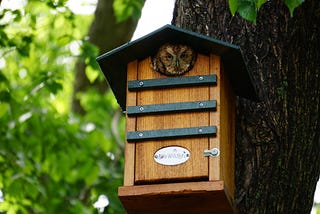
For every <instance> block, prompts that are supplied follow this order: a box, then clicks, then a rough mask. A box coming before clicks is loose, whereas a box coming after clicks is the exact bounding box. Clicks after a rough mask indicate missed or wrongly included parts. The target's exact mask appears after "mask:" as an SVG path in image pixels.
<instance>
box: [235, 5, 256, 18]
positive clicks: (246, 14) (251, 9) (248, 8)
mask: <svg viewBox="0 0 320 214" xmlns="http://www.w3.org/2000/svg"><path fill="white" fill-rule="evenodd" d="M238 4H239V5H238V12H239V14H240V16H242V17H243V18H244V19H246V20H249V21H252V22H256V18H257V7H256V1H255V0H241V1H239V3H238Z"/></svg>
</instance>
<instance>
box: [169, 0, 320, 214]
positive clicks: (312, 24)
mask: <svg viewBox="0 0 320 214" xmlns="http://www.w3.org/2000/svg"><path fill="white" fill-rule="evenodd" d="M172 24H174V25H176V26H179V27H182V28H185V29H188V30H192V31H195V32H198V33H202V34H204V35H207V36H211V37H214V38H218V39H221V40H223V41H226V42H230V43H233V44H236V45H239V46H240V47H241V49H242V53H243V56H244V59H245V62H246V64H247V68H248V71H249V73H250V74H251V76H252V77H253V81H254V85H255V86H256V88H257V92H258V94H259V96H260V98H261V100H262V101H261V102H252V101H249V100H246V99H243V98H240V97H239V98H238V100H237V122H236V195H235V203H236V207H237V210H238V212H239V213H310V211H311V208H312V204H313V195H314V190H315V187H316V183H317V181H318V179H319V173H320V164H319V163H320V51H319V50H320V2H319V1H318V0H306V1H305V2H304V3H303V4H302V5H301V6H299V7H298V8H297V9H296V10H295V12H294V16H293V17H290V14H289V11H288V9H287V7H286V6H285V5H284V1H274V0H273V1H267V2H266V3H265V4H264V5H263V6H262V8H261V9H260V11H259V13H258V17H257V23H256V24H253V23H250V22H247V21H245V20H243V19H242V18H241V17H239V16H238V15H236V16H234V17H232V16H231V14H230V12H229V9H228V4H227V1H226V0H177V1H176V5H175V10H174V18H173V21H172ZM213 203H214V202H213Z"/></svg>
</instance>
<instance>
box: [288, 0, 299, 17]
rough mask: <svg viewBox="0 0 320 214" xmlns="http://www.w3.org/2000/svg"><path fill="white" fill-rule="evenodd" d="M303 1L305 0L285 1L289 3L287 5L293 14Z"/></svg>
mask: <svg viewBox="0 0 320 214" xmlns="http://www.w3.org/2000/svg"><path fill="white" fill-rule="evenodd" d="M303 2H304V0H285V3H286V5H287V7H288V8H289V11H290V15H291V16H293V11H294V9H296V8H297V7H298V6H299V5H300V4H302V3H303Z"/></svg>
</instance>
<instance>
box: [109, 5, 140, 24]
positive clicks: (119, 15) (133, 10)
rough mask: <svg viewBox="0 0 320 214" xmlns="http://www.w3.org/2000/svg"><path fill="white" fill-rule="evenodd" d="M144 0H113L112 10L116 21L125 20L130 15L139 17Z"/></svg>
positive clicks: (135, 17)
mask: <svg viewBox="0 0 320 214" xmlns="http://www.w3.org/2000/svg"><path fill="white" fill-rule="evenodd" d="M143 5H144V0H115V1H114V2H113V10H114V13H115V15H116V19H117V21H118V22H122V21H125V20H126V19H128V18H130V17H132V18H134V19H139V17H140V16H141V10H142V7H143Z"/></svg>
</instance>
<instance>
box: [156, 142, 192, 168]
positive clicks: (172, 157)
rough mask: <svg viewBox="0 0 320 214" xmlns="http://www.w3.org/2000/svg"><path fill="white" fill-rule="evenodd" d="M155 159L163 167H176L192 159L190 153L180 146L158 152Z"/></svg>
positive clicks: (165, 148)
mask: <svg viewBox="0 0 320 214" xmlns="http://www.w3.org/2000/svg"><path fill="white" fill-rule="evenodd" d="M153 158H154V160H155V162H157V163H159V164H161V165H166V166H174V165H179V164H182V163H184V162H186V161H187V160H188V159H189V158H190V152H189V150H187V149H186V148H183V147H180V146H169V147H164V148H161V149H159V150H158V151H156V153H154V156H153Z"/></svg>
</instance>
